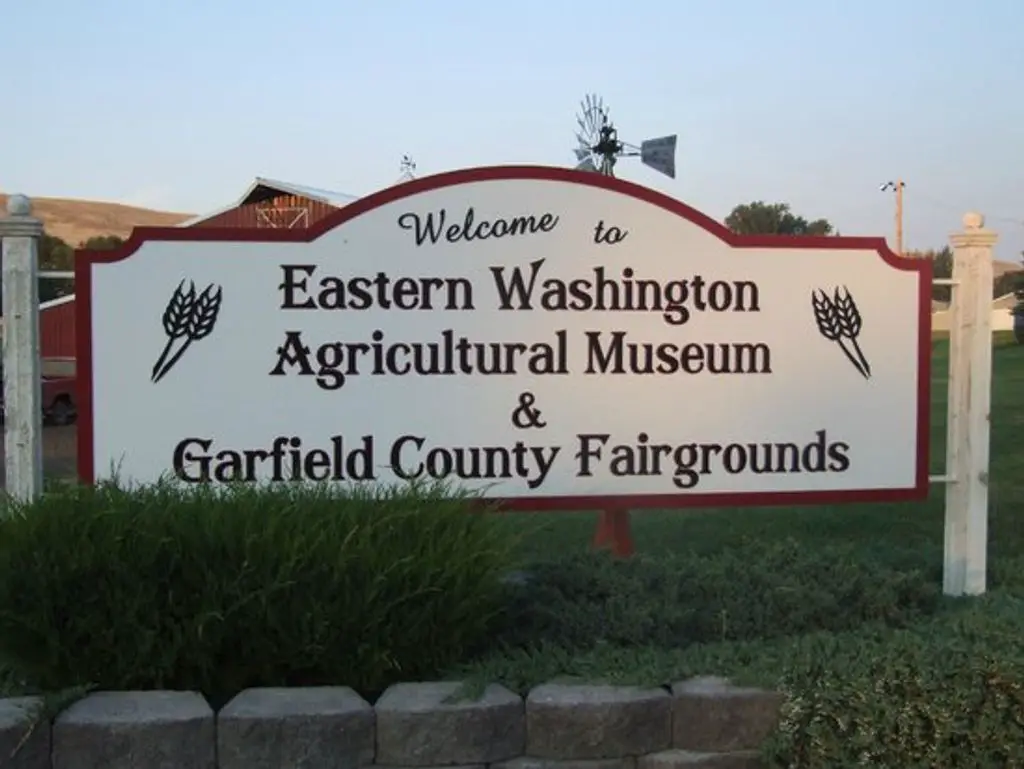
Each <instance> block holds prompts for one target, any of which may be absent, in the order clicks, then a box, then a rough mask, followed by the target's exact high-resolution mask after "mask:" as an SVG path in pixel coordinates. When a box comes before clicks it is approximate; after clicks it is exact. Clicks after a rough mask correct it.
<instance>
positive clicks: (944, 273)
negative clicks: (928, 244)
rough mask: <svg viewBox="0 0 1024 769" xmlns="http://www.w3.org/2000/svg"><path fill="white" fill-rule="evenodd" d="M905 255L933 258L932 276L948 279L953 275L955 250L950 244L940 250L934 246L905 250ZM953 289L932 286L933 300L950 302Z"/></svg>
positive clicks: (914, 257) (909, 257)
mask: <svg viewBox="0 0 1024 769" xmlns="http://www.w3.org/2000/svg"><path fill="white" fill-rule="evenodd" d="M903 255H904V256H905V257H907V258H908V259H931V260H932V278H936V279H943V280H948V279H949V278H951V277H953V251H952V249H950V247H949V246H943V247H942V248H941V249H939V250H935V249H934V248H932V249H929V250H927V251H904V252H903ZM951 295H952V290H951V288H950V287H949V286H932V301H935V302H948V301H949V299H950V296H951Z"/></svg>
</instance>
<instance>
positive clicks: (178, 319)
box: [152, 280, 221, 383]
mask: <svg viewBox="0 0 1024 769" xmlns="http://www.w3.org/2000/svg"><path fill="white" fill-rule="evenodd" d="M220 300H221V287H220V286H214V285H213V284H212V283H211V284H210V285H209V286H207V287H206V290H204V291H203V292H202V293H201V294H198V295H197V294H196V285H195V283H193V282H191V281H189V287H188V290H185V281H184V280H182V281H181V283H179V284H178V287H177V288H176V289H175V290H174V295H173V296H172V297H171V301H170V302H168V304H167V309H165V310H164V316H163V326H164V333H166V334H167V344H166V345H165V346H164V349H163V352H161V353H160V357H159V358H157V361H156V365H154V366H153V375H152V380H153V382H154V383H155V382H159V381H160V380H161V379H162V378H163V377H164V375H165V374H166V373H167V372H168V371H170V370H171V368H173V367H174V364H175V363H177V362H178V361H179V360H180V359H181V356H182V355H184V354H185V351H186V350H187V349H188V348H189V347H190V346H191V345H192V343H193V342H198V341H199V340H200V339H203V338H205V337H206V336H208V335H209V334H210V332H211V331H213V326H214V324H215V323H216V322H217V313H219V312H220ZM175 346H177V350H175ZM172 351H174V354H173V355H172V354H171V353H172Z"/></svg>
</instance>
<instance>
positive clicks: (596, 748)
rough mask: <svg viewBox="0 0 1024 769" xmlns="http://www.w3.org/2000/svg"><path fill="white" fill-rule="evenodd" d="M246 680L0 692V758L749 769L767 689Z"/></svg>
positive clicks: (20, 762) (232, 766) (19, 767)
mask: <svg viewBox="0 0 1024 769" xmlns="http://www.w3.org/2000/svg"><path fill="white" fill-rule="evenodd" d="M458 688H459V684H457V683H449V682H445V683H409V684H395V685H394V686H392V687H391V688H389V689H388V690H387V691H385V692H384V694H382V695H381V697H380V699H378V700H377V703H376V705H375V706H371V705H370V704H369V703H368V702H367V701H366V700H364V699H363V698H362V697H360V696H359V695H358V694H357V693H356V692H354V691H353V690H352V689H349V688H347V687H317V688H305V689H249V690H246V691H244V692H242V693H240V694H239V695H238V696H237V697H235V698H234V699H233V700H231V701H230V702H229V703H228V704H227V705H225V706H224V708H223V709H221V711H220V712H219V713H214V712H213V710H212V709H211V708H210V706H209V704H207V702H206V700H205V699H203V697H202V696H201V695H199V694H196V693H194V692H170V691H151V692H97V693H94V694H91V695H89V696H87V697H86V698H84V699H82V700H79V701H78V702H76V703H75V704H73V705H71V706H70V707H69V708H68V709H67V710H65V711H64V712H63V713H61V714H59V715H58V716H57V717H56V719H55V720H54V721H53V723H52V724H50V723H41V722H40V723H37V724H36V725H35V727H34V728H30V727H31V725H32V723H33V721H38V720H39V719H38V718H37V717H36V716H34V713H38V712H39V711H38V710H36V708H38V707H39V706H41V702H40V701H39V700H37V699H34V698H21V699H8V700H0V768H2V769H8V768H10V769H360V768H362V767H371V766H378V767H389V768H397V767H410V768H414V767H415V768H417V769H421V768H423V767H460V769H485V767H487V768H489V769H687V768H688V767H694V768H695V769H697V768H699V769H753V768H754V767H759V766H761V763H760V761H759V759H758V752H757V751H758V748H759V746H760V744H761V743H762V741H763V740H764V738H765V737H766V736H767V735H768V733H769V732H770V731H771V730H772V729H773V728H774V726H775V725H776V723H777V721H778V708H779V704H780V702H779V700H780V698H779V697H778V695H776V694H774V693H772V692H765V691H760V690H755V689H741V688H738V687H734V686H731V685H729V683H728V682H727V681H725V680H723V679H718V678H695V679H691V680H689V681H684V682H682V683H678V684H676V685H674V686H672V687H671V690H670V689H669V688H667V687H666V688H656V689H640V688H635V687H617V686H592V685H579V684H562V683H551V684H545V685H543V686H538V687H537V688H536V689H533V690H532V691H531V692H530V693H529V695H528V696H527V697H526V698H525V700H524V699H523V698H522V697H520V696H519V695H517V694H514V693H513V692H511V691H509V690H508V689H506V688H505V687H503V686H498V685H496V684H493V685H491V686H488V687H487V689H486V691H485V692H484V694H483V696H481V697H480V698H478V699H476V700H474V701H467V700H462V701H458V700H453V695H455V694H456V692H457V690H458Z"/></svg>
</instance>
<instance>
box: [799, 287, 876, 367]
mask: <svg viewBox="0 0 1024 769" xmlns="http://www.w3.org/2000/svg"><path fill="white" fill-rule="evenodd" d="M811 304H812V305H813V307H814V319H815V320H816V321H817V323H818V331H819V332H820V333H821V335H822V336H823V337H825V338H826V339H828V340H829V341H831V342H835V343H836V344H837V345H839V349H840V350H842V351H843V355H845V356H846V359H847V360H848V361H850V363H851V364H852V365H853V367H854V368H855V369H857V371H859V372H860V374H861V376H863V377H864V378H865V379H870V378H871V365H870V364H869V363H868V361H867V358H865V357H864V352H863V351H862V350H861V349H860V345H859V344H858V343H857V337H858V336H859V335H860V330H861V327H862V326H863V323H864V322H863V320H862V319H861V316H860V310H858V309H857V303H856V302H854V301H853V297H852V296H850V292H849V290H847V289H846V287H845V286H844V287H843V292H842V293H840V291H839V289H838V288H837V289H836V290H835V292H834V293H833V295H832V296H831V297H830V296H829V295H828V294H827V293H825V292H824V291H821V290H816V291H812V292H811Z"/></svg>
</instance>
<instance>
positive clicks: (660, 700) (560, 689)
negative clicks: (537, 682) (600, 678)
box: [526, 683, 672, 760]
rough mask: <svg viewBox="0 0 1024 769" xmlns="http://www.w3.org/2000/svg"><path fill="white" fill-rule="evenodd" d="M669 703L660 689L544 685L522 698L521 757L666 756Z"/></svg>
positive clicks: (670, 711)
mask: <svg viewBox="0 0 1024 769" xmlns="http://www.w3.org/2000/svg"><path fill="white" fill-rule="evenodd" d="M671 739H672V698H671V697H670V696H669V694H668V692H667V691H665V690H664V689H641V688H638V687H635V686H590V685H582V684H555V683H552V684H544V685H543V686H538V687H537V688H536V689H534V690H533V691H531V692H530V694H529V696H528V697H527V698H526V753H527V755H530V756H536V757H538V758H554V759H563V760H564V759H595V758H622V757H624V756H639V755H643V754H645V753H653V752H655V751H660V750H666V749H667V748H668V747H669V746H670V745H671Z"/></svg>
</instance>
